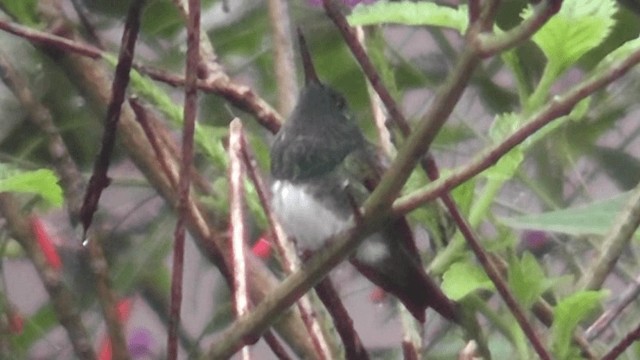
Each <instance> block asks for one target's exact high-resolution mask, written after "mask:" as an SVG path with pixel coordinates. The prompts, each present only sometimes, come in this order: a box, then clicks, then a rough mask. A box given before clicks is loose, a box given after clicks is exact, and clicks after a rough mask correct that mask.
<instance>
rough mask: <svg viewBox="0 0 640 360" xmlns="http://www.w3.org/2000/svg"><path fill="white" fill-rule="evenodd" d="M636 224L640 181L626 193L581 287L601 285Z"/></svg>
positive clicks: (639, 212) (639, 221) (639, 215)
mask: <svg viewBox="0 0 640 360" xmlns="http://www.w3.org/2000/svg"><path fill="white" fill-rule="evenodd" d="M638 226H640V183H639V184H638V185H636V188H635V189H634V190H633V191H632V192H631V194H629V195H628V200H627V202H626V204H625V207H624V209H623V210H622V211H620V212H619V213H618V215H617V216H616V218H615V222H614V224H613V226H612V227H611V229H609V232H608V233H607V235H606V236H605V238H604V239H603V241H602V246H601V247H600V256H599V257H598V259H597V260H596V261H595V262H594V263H593V265H592V266H590V267H589V270H588V271H587V273H586V274H585V275H584V277H583V278H582V280H581V281H580V282H581V285H582V286H581V288H582V289H584V290H598V289H600V288H601V287H602V284H603V283H604V281H605V280H606V278H607V276H608V275H609V273H610V272H611V271H612V270H613V268H614V266H615V265H616V263H617V261H618V258H619V257H620V255H622V253H623V252H624V251H625V250H626V249H627V248H628V246H629V243H630V242H631V240H632V239H633V234H634V233H635V232H636V229H637V228H638Z"/></svg>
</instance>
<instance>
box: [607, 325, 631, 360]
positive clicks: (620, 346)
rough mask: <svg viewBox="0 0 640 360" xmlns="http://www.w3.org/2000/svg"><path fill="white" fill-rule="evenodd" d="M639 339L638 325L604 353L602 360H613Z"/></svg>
mask: <svg viewBox="0 0 640 360" xmlns="http://www.w3.org/2000/svg"><path fill="white" fill-rule="evenodd" d="M638 339H640V325H638V326H637V327H636V328H635V329H633V330H631V331H630V332H629V333H628V334H627V335H626V336H625V337H624V338H623V339H622V340H620V342H619V343H617V344H616V345H615V346H614V347H613V348H612V349H611V350H609V352H608V353H606V354H605V355H604V356H603V357H602V360H615V359H617V358H618V357H620V355H622V353H623V352H625V350H627V348H628V347H629V346H631V345H633V343H634V342H636V341H638Z"/></svg>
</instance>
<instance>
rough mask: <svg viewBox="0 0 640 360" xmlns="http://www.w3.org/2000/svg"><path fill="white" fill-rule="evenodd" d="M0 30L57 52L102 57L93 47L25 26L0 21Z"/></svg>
mask: <svg viewBox="0 0 640 360" xmlns="http://www.w3.org/2000/svg"><path fill="white" fill-rule="evenodd" d="M0 30H4V31H6V32H8V33H11V34H14V35H17V36H20V37H23V38H25V39H27V40H29V41H31V42H32V43H35V44H38V45H43V46H46V47H50V48H55V49H56V50H59V51H64V52H68V53H78V54H81V55H83V56H87V57H90V58H92V59H99V58H101V57H102V50H100V49H98V48H97V47H95V46H91V45H88V44H82V43H79V42H77V41H73V40H70V39H66V38H63V37H61V36H57V35H52V34H49V33H46V32H42V31H38V30H33V29H31V28H29V27H27V26H22V25H19V24H15V23H12V22H9V21H4V20H0Z"/></svg>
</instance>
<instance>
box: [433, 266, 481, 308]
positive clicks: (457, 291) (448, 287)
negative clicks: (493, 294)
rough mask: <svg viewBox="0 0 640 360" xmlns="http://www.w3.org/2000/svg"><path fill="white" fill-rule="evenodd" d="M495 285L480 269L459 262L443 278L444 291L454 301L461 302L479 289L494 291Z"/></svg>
mask: <svg viewBox="0 0 640 360" xmlns="http://www.w3.org/2000/svg"><path fill="white" fill-rule="evenodd" d="M493 288H494V287H493V283H492V282H491V280H489V278H488V277H487V274H485V273H484V271H482V269H481V268H480V267H478V266H477V265H475V264H471V263H468V262H457V263H455V264H453V265H451V266H450V267H449V269H448V270H447V271H446V272H445V273H444V275H443V277H442V291H444V293H445V294H446V295H447V296H448V297H449V298H451V299H452V300H456V301H457V300H460V299H462V298H463V297H465V296H467V295H469V294H470V293H472V292H473V291H475V290H478V289H487V290H492V289H493Z"/></svg>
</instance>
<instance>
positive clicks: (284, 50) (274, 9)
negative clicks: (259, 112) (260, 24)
mask: <svg viewBox="0 0 640 360" xmlns="http://www.w3.org/2000/svg"><path fill="white" fill-rule="evenodd" d="M268 4H269V23H270V24H271V34H272V39H273V63H274V66H275V74H276V89H277V92H278V111H279V112H280V113H281V114H289V113H290V112H291V110H293V106H294V105H295V102H296V98H297V96H298V83H297V77H296V63H295V61H294V51H293V41H292V39H291V34H292V33H293V32H292V31H291V17H290V16H289V4H288V2H287V1H286V0H269V2H268Z"/></svg>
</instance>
